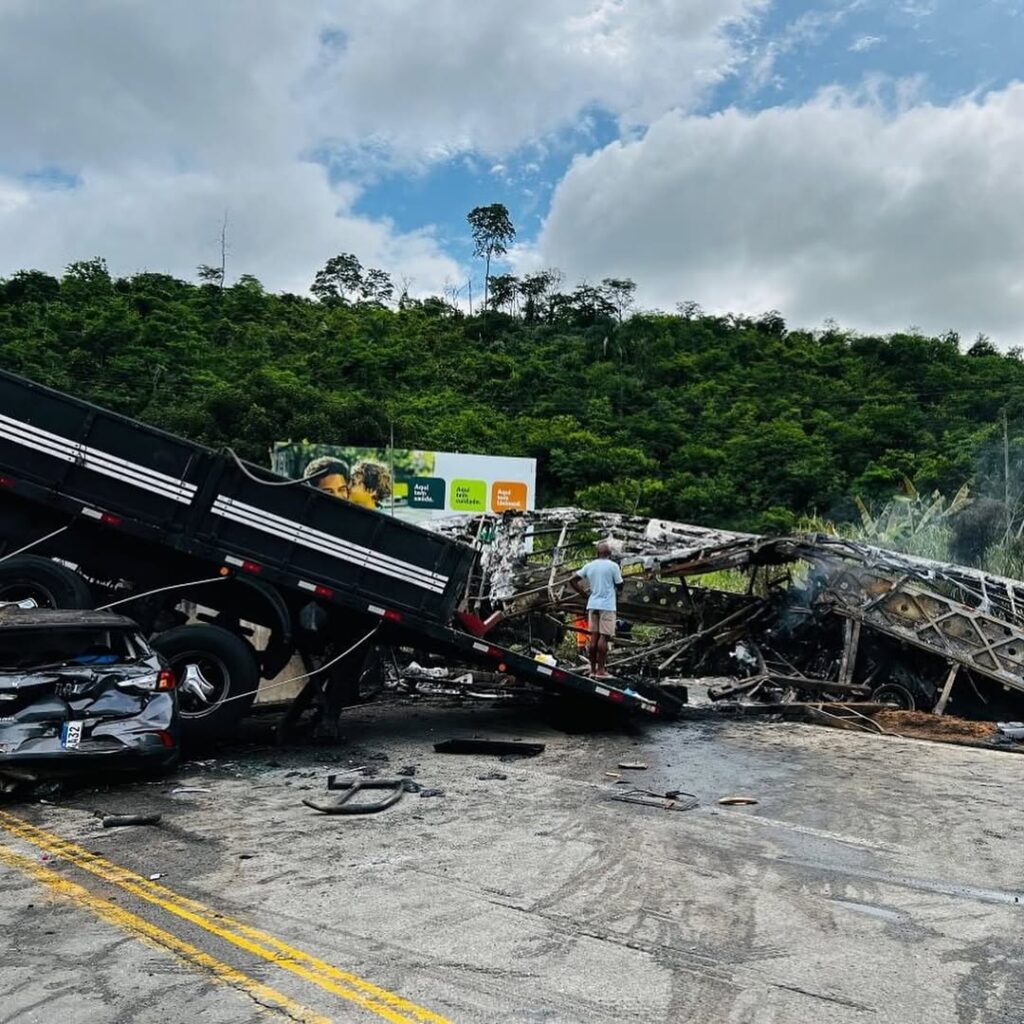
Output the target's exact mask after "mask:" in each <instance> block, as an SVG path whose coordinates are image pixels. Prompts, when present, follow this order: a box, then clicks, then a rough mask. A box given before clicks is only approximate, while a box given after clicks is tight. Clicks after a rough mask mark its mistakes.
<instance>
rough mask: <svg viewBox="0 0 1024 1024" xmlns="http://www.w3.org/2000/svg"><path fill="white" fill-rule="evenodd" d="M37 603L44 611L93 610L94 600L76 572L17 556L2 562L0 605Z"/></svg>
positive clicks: (49, 561) (57, 565)
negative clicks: (66, 609) (61, 609)
mask: <svg viewBox="0 0 1024 1024" xmlns="http://www.w3.org/2000/svg"><path fill="white" fill-rule="evenodd" d="M24 600H32V601H35V603H36V605H37V606H38V607H40V608H92V606H93V603H94V602H93V596H92V591H91V590H90V589H89V584H88V583H86V581H85V580H84V579H82V577H81V576H79V575H78V573H77V572H75V570H74V569H69V568H68V567H67V566H66V565H61V564H60V563H59V562H54V561H51V560H50V559H49V558H40V557H39V556H38V555H15V556H14V557H13V558H8V559H6V560H5V561H2V562H0V604H3V603H6V602H12V603H13V602H17V601H24Z"/></svg>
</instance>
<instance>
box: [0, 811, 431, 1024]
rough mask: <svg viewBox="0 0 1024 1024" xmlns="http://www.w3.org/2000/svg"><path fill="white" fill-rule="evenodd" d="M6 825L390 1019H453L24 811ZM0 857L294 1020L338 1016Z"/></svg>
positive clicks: (72, 885)
mask: <svg viewBox="0 0 1024 1024" xmlns="http://www.w3.org/2000/svg"><path fill="white" fill-rule="evenodd" d="M0 829H3V830H4V831H6V832H7V833H8V834H9V835H10V836H13V837H14V838H16V839H19V840H21V841H23V842H26V843H30V844H32V845H33V846H35V847H38V848H39V849H41V850H43V851H44V852H46V853H48V854H51V855H53V856H54V857H59V858H61V859H62V860H65V861H67V862H68V863H69V864H73V865H74V866H75V867H77V868H79V869H80V870H82V871H85V872H88V873H89V874H91V875H93V876H95V877H96V878H99V879H101V880H102V881H104V882H107V883H110V884H112V885H116V886H117V887H118V888H120V889H122V890H123V891H125V892H127V893H130V894H131V895H132V896H135V897H137V898H138V899H141V900H144V901H146V902H147V903H150V904H152V905H154V906H156V907H159V908H160V909H161V910H164V911H166V912H167V913H169V914H173V915H174V916H176V917H179V918H181V919H182V920H184V921H187V922H189V923H190V924H192V925H195V926H196V927H198V928H201V929H202V930H203V931H206V932H208V933H210V934H211V935H215V936H216V937H217V938H219V939H221V940H223V941H224V942H227V943H230V944H231V945H233V946H236V947H237V948H239V949H241V950H244V951H245V952H246V953H248V954H250V955H252V956H254V957H257V958H259V959H261V960H264V961H267V962H268V963H271V964H273V965H274V966H275V967H278V968H280V969H281V970H284V971H288V972H290V973H291V974H293V975H295V976H297V977H299V978H301V979H302V980H303V981H306V982H309V983H311V984H313V985H315V986H317V987H318V988H320V989H322V990H323V991H325V992H328V993H330V994H331V995H333V996H337V997H340V998H341V999H343V1000H345V1001H346V1002H347V1003H349V1004H354V1005H356V1006H359V1007H361V1008H362V1009H363V1010H366V1011H367V1012H368V1013H370V1014H373V1015H374V1016H376V1017H379V1018H381V1019H382V1020H386V1021H390V1022H391V1024H451V1022H450V1021H448V1020H447V1019H446V1018H445V1017H442V1016H440V1015H439V1014H436V1013H434V1012H432V1011H431V1010H427V1009H424V1008H423V1007H422V1006H417V1005H416V1004H415V1003H413V1002H410V1001H409V1000H408V999H405V998H403V997H402V996H400V995H396V994H395V993H394V992H389V991H388V990H387V989H384V988H381V987H380V986H379V985H374V984H373V982H370V981H366V980H365V979H364V978H360V977H359V976H358V975H355V974H352V973H350V972H348V971H343V970H340V969H339V968H337V967H335V966H333V965H332V964H329V963H327V962H326V961H324V960H321V959H319V958H318V957H315V956H312V955H311V954H309V953H306V952H304V951H303V950H301V949H296V948H295V947H294V946H290V945H288V944H287V943H285V942H282V941H281V940H280V939H278V938H277V937H275V936H273V935H271V934H269V933H268V932H265V931H262V930H261V929H259V928H253V927H251V926H249V925H247V924H244V923H243V922H241V921H236V920H234V919H233V918H231V917H228V916H227V915H225V914H222V913H220V912H218V911H215V910H212V909H211V908H210V907H207V906H206V905H205V904H203V903H200V902H199V901H198V900H193V899H189V898H188V897H185V896H182V895H180V894H179V893H176V892H175V891H174V890H173V889H168V888H167V887H166V886H163V885H160V884H159V883H157V882H155V881H151V880H150V879H148V878H145V877H144V876H142V875H139V874H136V873H135V872H134V871H129V870H128V869H127V868H123V867H121V866H120V865H117V864H114V863H113V862H112V861H109V860H107V859H106V858H105V857H100V856H99V855H97V854H94V853H91V852H90V851H89V850H86V849H85V848H84V847H82V846H79V845H78V844H76V843H72V842H69V841H68V840H66V839H62V838H61V837H60V836H58V835H55V834H54V833H52V832H48V831H46V830H45V829H42V828H39V827H38V826H36V825H32V824H29V822H27V821H24V820H23V819H21V818H19V817H17V816H16V815H13V814H9V813H8V812H6V811H0ZM0 863H3V864H6V865H7V866H8V867H12V868H16V869H18V870H20V871H22V872H24V873H25V874H27V875H29V876H31V877H32V878H34V879H35V880H36V881H38V882H41V883H42V884H43V885H45V886H46V887H47V888H48V889H50V891H51V892H54V893H55V894H57V895H60V896H62V897H65V898H67V899H70V900H72V901H73V902H75V903H78V904H80V905H81V906H83V907H86V908H88V909H89V910H91V911H92V912H93V913H95V914H97V915H98V916H99V917H101V918H103V920H105V921H107V922H109V923H111V924H114V925H117V926H118V927H121V928H123V929H124V930H125V931H127V932H129V933H130V934H132V935H134V936H135V937H136V938H139V939H141V940H143V941H145V942H147V943H149V944H156V945H158V946H161V947H163V948H164V949H168V950H170V951H171V952H173V953H175V954H176V955H178V956H179V957H181V958H182V959H184V960H186V961H187V962H189V963H191V964H193V965H195V966H197V967H199V968H202V969H203V970H205V971H208V972H210V973H211V974H212V975H213V976H214V977H215V978H218V979H219V980H220V981H223V982H225V983H226V984H229V985H231V986H233V987H235V988H238V989H240V990H242V991H243V992H245V993H246V994H247V995H249V996H250V997H251V998H253V999H254V1000H256V1001H257V1002H259V1003H261V1004H263V1005H265V1006H271V1007H275V1008H277V1009H279V1010H280V1011H282V1012H283V1013H285V1014H287V1015H288V1016H289V1017H291V1018H292V1019H293V1020H296V1021H300V1022H302V1024H330V1021H331V1018H330V1017H324V1016H323V1015H321V1014H318V1013H316V1012H314V1011H313V1010H310V1009H309V1008H308V1007H306V1006H303V1005H301V1004H300V1003H298V1002H296V1001H295V1000H293V999H291V998H290V997H289V996H287V995H285V994H283V993H281V992H278V991H276V990H275V989H273V988H271V987H270V986H268V985H265V984H263V983H262V982H259V981H257V980H256V979H255V978H251V977H249V975H247V974H245V973H243V972H242V971H240V970H238V969H236V968H234V967H231V966H230V965H229V964H226V963H224V962H222V961H220V960H218V959H216V958H215V957H213V956H212V955H210V954H209V953H206V952H205V951H203V950H201V949H199V948H198V947H197V946H194V945H192V944H190V943H188V942H185V941H183V940H182V939H180V938H178V937H177V936H176V935H173V934H172V933H171V932H168V931H166V930H164V929H162V928H159V927H157V926H156V925H154V924H152V923H151V922H149V921H147V920H145V919H144V918H142V917H139V916H138V915H137V914H133V913H131V912H130V911H127V910H125V909H123V908H122V907H118V906H114V905H112V904H110V903H109V902H108V901H107V900H104V899H101V898H100V897H97V896H95V895H94V894H93V893H91V892H90V891H89V890H88V889H86V888H85V887H84V886H81V885H79V884H78V883H76V882H73V881H70V880H69V879H67V878H64V877H63V876H62V875H61V874H59V873H58V872H56V871H53V870H51V869H50V868H46V867H43V866H41V865H40V864H38V863H36V862H35V861H33V860H32V859H30V858H28V857H25V856H23V855H22V854H20V853H17V852H16V851H15V850H12V849H10V848H8V847H6V846H3V845H0Z"/></svg>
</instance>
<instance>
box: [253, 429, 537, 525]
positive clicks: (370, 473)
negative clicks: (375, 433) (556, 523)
mask: <svg viewBox="0 0 1024 1024" xmlns="http://www.w3.org/2000/svg"><path fill="white" fill-rule="evenodd" d="M271 466H272V467H273V469H274V471H275V472H277V473H280V474H281V475H282V476H290V477H293V478H299V477H304V476H310V475H311V474H313V473H317V474H319V477H318V479H317V481H316V484H317V486H319V487H320V488H321V489H322V490H325V491H328V492H330V493H331V494H334V495H335V496H336V497H338V498H343V499H345V500H346V501H352V502H354V503H355V504H357V505H363V506H365V507H367V508H375V509H378V510H379V511H381V512H384V513H387V514H390V513H391V512H392V510H394V515H395V516H397V517H399V518H401V519H405V520H407V521H409V522H423V521H424V520H427V519H437V518H443V517H444V516H450V515H454V514H458V513H471V514H472V513H481V512H491V513H497V514H499V515H500V514H501V513H502V512H508V511H510V510H520V511H526V510H527V509H533V508H535V507H536V506H535V504H534V502H535V499H536V494H535V492H536V485H537V460H536V459H520V458H511V457H509V458H506V457H505V456H500V455H466V454H463V453H461V452H432V451H423V450H420V449H409V448H395V449H390V448H353V447H349V446H346V445H332V444H312V443H310V442H308V441H302V442H298V443H295V442H291V441H279V442H278V443H277V444H275V445H274V448H273V450H272V452H271Z"/></svg>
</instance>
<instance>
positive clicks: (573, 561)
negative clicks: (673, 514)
mask: <svg viewBox="0 0 1024 1024" xmlns="http://www.w3.org/2000/svg"><path fill="white" fill-rule="evenodd" d="M440 528H441V529H443V530H444V531H445V532H448V533H450V534H453V535H457V536H461V537H463V538H465V539H468V540H471V541H473V542H474V543H476V544H477V546H478V547H480V548H481V556H480V558H479V561H478V569H477V575H476V576H475V578H474V580H473V582H472V585H471V590H470V593H471V595H472V605H473V608H472V610H473V612H474V614H476V615H477V616H478V617H479V618H480V620H481V621H482V622H484V623H487V624H488V625H489V626H490V628H492V629H494V630H496V631H497V632H498V635H503V636H505V637H506V638H511V637H512V636H513V635H514V634H516V633H518V634H519V635H520V636H521V637H522V636H524V635H525V636H527V637H528V638H530V639H531V640H532V641H533V642H534V643H535V644H536V642H537V640H538V638H541V639H543V638H544V637H548V638H549V639H551V640H557V639H558V632H557V623H563V624H564V623H565V622H567V621H570V622H571V615H572V613H573V612H574V611H575V610H577V609H579V608H580V607H581V605H580V604H579V598H578V597H577V595H576V594H575V593H574V592H573V591H572V590H571V588H569V587H568V586H567V583H568V580H569V579H570V577H571V576H572V574H573V572H574V571H575V568H576V567H577V566H578V565H579V564H580V563H581V562H582V561H583V560H584V559H585V558H586V557H589V552H590V550H591V549H592V545H593V543H594V542H595V540H597V539H598V538H608V539H610V540H611V542H612V544H613V547H614V548H615V550H616V556H617V557H618V559H619V560H620V562H621V565H622V568H623V573H624V575H625V580H626V583H625V586H624V588H623V593H622V597H621V599H620V606H619V615H620V616H621V618H622V620H623V623H622V626H623V629H622V631H621V632H620V637H619V642H618V644H617V645H616V653H615V656H614V658H613V659H612V661H611V662H610V665H611V666H612V667H613V668H614V669H615V670H616V671H619V672H628V673H630V674H631V675H645V676H648V677H652V678H661V679H665V678H666V677H716V678H718V677H726V681H724V682H720V683H718V685H716V686H713V687H712V689H711V691H710V692H711V696H712V698H716V699H722V698H726V697H734V696H738V695H741V694H743V695H746V696H757V697H761V698H765V699H779V698H780V697H782V698H784V699H790V700H792V699H796V698H798V697H799V698H806V699H838V700H858V699H865V698H870V699H871V700H874V701H881V702H885V703H892V704H896V705H898V706H900V707H903V708H907V709H915V708H916V709H921V710H933V709H934V710H937V711H940V712H942V711H945V710H956V711H957V712H958V713H960V714H964V715H972V716H978V717H989V716H992V717H997V716H1003V715H1005V714H1007V713H1008V711H1015V712H1016V713H1017V714H1019V713H1020V710H1021V708H1022V707H1024V697H1022V695H1024V583H1021V582H1018V581H1016V580H1011V579H1006V578H1003V577H998V576H993V575H991V574H988V573H985V572H982V571H980V570H978V569H973V568H969V567H965V566H958V565H952V564H946V563H941V562H935V561H930V560H927V559H923V558H917V557H914V556H910V555H904V554H899V553H896V552H893V551H887V550H883V549H881V548H877V547H873V546H871V545H868V544H864V543H861V542H858V541H853V540H848V539H844V538H841V537H837V536H831V535H820V534H819V535H814V536H795V537H762V536H756V535H751V534H741V533H730V532H725V531H719V530H711V529H704V528H701V527H694V526H687V525H684V524H679V523H670V522H665V521H661V520H654V519H643V518H639V517H630V516H621V515H611V514H602V513H593V512H584V511H582V510H578V509H557V510H548V511H543V512H536V513H527V514H524V515H506V516H505V517H504V518H502V519H493V518H492V519H481V518H476V519H463V520H459V521H455V520H453V521H450V522H447V523H444V524H442V526H441V527H440ZM567 616H568V618H567Z"/></svg>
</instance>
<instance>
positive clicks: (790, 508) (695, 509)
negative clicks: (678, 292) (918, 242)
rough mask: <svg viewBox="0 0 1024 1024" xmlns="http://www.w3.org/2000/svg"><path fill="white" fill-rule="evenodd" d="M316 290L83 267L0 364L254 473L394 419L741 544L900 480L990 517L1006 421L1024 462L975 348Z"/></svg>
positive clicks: (994, 373)
mask: <svg viewBox="0 0 1024 1024" xmlns="http://www.w3.org/2000/svg"><path fill="white" fill-rule="evenodd" d="M357 268H358V271H359V272H358V274H356V269H357ZM354 274H356V276H353V275H354ZM371 276H372V280H371V279H370V278H371ZM357 277H358V280H357ZM317 280H318V282H319V283H320V285H321V288H320V292H322V294H321V296H320V299H319V300H318V299H313V298H308V297H302V296H297V295H289V294H285V295H273V294H268V293H266V292H265V291H264V290H263V288H262V287H261V285H260V283H259V282H258V281H256V280H255V279H254V278H252V277H248V276H243V277H242V278H241V279H240V280H239V281H238V282H237V283H235V284H234V285H231V286H228V287H225V288H223V290H222V289H221V288H220V287H219V286H218V284H217V283H216V282H211V283H206V284H190V283H187V282H184V281H180V280H176V279H175V278H172V277H169V276H166V275H162V274H151V273H143V274H137V275H135V276H134V277H130V278H121V279H114V278H111V276H110V275H109V273H108V272H107V268H106V266H105V264H104V263H103V261H102V260H98V259H97V260H89V261H85V262H82V263H76V264H73V265H72V266H71V267H69V268H68V270H67V272H66V273H65V275H64V276H63V278H62V279H60V280H57V279H55V278H54V277H51V276H49V275H47V274H44V273H41V272H38V271H23V272H20V273H17V274H15V275H13V276H12V277H11V278H10V279H8V280H7V281H5V282H2V283H0V365H2V366H3V367H4V368H5V369H8V370H13V371H15V372H18V373H22V374H24V375H26V376H28V377H31V378H33V379H35V380H38V381H40V382H42V383H45V384H50V385H53V386H55V387H58V388H62V389H64V390H67V391H70V392H72V393H74V394H76V395H80V396H82V397H85V398H89V399H91V400H93V401H96V402H98V403H100V404H103V405H106V406H109V407H111V408H114V409H117V410H119V411H121V412H124V413H128V414H130V415H132V416H136V417H138V418H140V419H143V420H145V421H147V422H150V423H154V424H156V425H159V426H162V427H165V428H167V429H169V430H172V431H176V432H179V433H182V434H184V435H187V436H189V437H191V438H194V439H196V440H198V441H201V442H204V443H206V444H209V445H212V446H220V445H225V444H230V445H232V446H233V447H235V448H236V449H238V450H239V451H241V452H243V453H245V454H246V455H247V456H249V457H250V458H252V459H254V460H258V461H265V460H266V453H267V449H268V447H269V445H270V444H271V443H272V442H273V441H275V440H282V439H289V438H291V439H295V440H298V439H309V440H316V441H324V442H337V443H350V444H359V443H366V444H369V445H380V444H382V443H386V439H387V438H388V436H389V433H390V425H391V423H392V422H393V423H394V428H395V438H396V442H397V443H398V444H399V445H401V446H407V447H428V448H437V449H448V450H451V449H456V450H462V451H476V452H487V453H494V454H507V455H527V456H535V457H536V458H537V459H539V460H540V500H541V502H542V503H543V504H554V503H562V502H579V503H581V504H586V505H590V506H594V507H600V508H606V509H614V510H624V511H634V510H635V511H638V512H646V513H650V514H654V515H658V516H664V517H671V518H674V519H681V520H687V521H691V522H698V523H705V524H714V525H720V526H730V527H738V528H750V529H776V530H781V529H786V528H788V527H789V526H791V525H792V524H793V522H794V519H795V517H797V516H799V515H801V514H805V513H814V512H817V513H818V514H820V515H824V516H828V517H832V518H849V517H854V516H856V515H857V513H856V510H855V508H854V505H853V498H854V496H859V497H861V498H863V499H864V500H865V501H866V502H867V503H868V504H871V503H872V502H878V501H881V500H883V499H884V498H886V497H888V496H889V495H891V494H892V493H893V491H894V490H895V489H896V487H897V486H898V484H899V482H900V481H901V480H902V479H903V478H904V477H908V478H910V479H913V480H914V481H915V482H916V483H917V485H918V487H919V488H921V489H922V490H925V489H927V490H931V489H932V488H940V489H943V490H945V491H948V492H952V491H955V490H956V489H957V488H958V487H959V486H960V485H961V484H962V483H964V482H965V481H968V480H971V479H972V478H973V479H975V480H977V481H979V482H980V483H981V485H982V487H981V489H982V490H985V489H986V488H987V489H988V490H989V491H990V492H991V493H992V494H993V495H994V497H997V498H999V497H1001V496H1002V481H1001V476H1000V474H1001V472H1002V436H1003V433H1002V419H1001V417H1002V411H1003V409H1004V408H1007V409H1008V414H1009V425H1010V435H1011V446H1012V450H1013V451H1012V456H1013V459H1012V461H1013V465H1014V466H1015V467H1016V466H1019V464H1020V462H1021V453H1022V450H1024V431H1020V432H1019V431H1018V427H1017V424H1018V423H1019V422H1020V420H1021V414H1022V413H1024V363H1022V362H1021V361H1020V359H1019V357H1018V355H1017V354H1014V353H1011V354H1000V353H999V352H997V351H996V350H994V349H993V348H992V347H991V345H989V344H988V343H985V342H984V340H982V341H981V342H979V343H975V344H973V345H972V346H970V347H967V346H965V348H967V351H966V352H965V351H961V346H960V345H959V344H958V339H957V338H956V337H954V336H946V337H941V338H932V337H924V336H921V335H919V334H915V333H906V334H896V335H893V336H891V337H888V338H878V337H861V336H857V335H855V334H852V333H849V332H844V331H842V330H840V329H838V328H837V327H833V328H831V329H826V330H824V331H820V332H814V333H810V332H806V331H788V330H787V329H786V325H785V323H784V322H783V320H782V318H781V317H780V316H778V314H775V313H770V314H767V315H765V316H763V317H761V318H758V319H747V318H743V317H735V316H709V315H704V314H703V313H701V311H700V310H699V309H698V308H697V307H695V306H694V305H693V304H692V303H689V304H685V305H683V306H681V307H680V308H679V311H678V312H677V313H674V314H665V313H643V312H641V313H633V314H632V315H629V304H630V303H631V301H632V294H633V292H632V282H628V281H620V280H609V281H607V282H604V283H603V284H602V285H600V286H592V285H586V284H584V285H581V286H579V287H577V288H576V289H575V290H573V291H571V292H568V293H566V292H560V291H557V290H556V289H557V288H558V287H559V286H560V281H559V277H558V275H557V274H556V273H554V272H550V271H548V272H544V273H543V274H537V275H533V276H532V277H530V278H527V279H525V280H524V281H520V282H515V281H503V282H502V284H501V286H500V289H504V290H503V291H501V295H502V301H501V302H498V296H497V294H496V295H495V303H494V304H495V306H499V307H501V308H500V309H489V310H487V311H485V312H484V313H483V314H482V315H478V316H474V317H467V316H464V315H463V314H462V313H461V312H460V311H459V310H457V309H455V308H454V307H452V306H451V305H449V304H448V303H446V302H445V301H444V300H443V299H440V298H437V299H427V300H417V299H410V298H409V297H408V296H407V295H404V294H403V295H402V297H401V299H399V300H398V302H397V304H396V306H397V308H396V307H395V306H393V305H391V304H390V301H391V294H392V293H391V286H390V282H389V281H387V280H386V275H383V274H382V273H381V272H379V271H376V272H375V271H369V272H364V271H362V268H361V267H359V264H358V261H357V260H355V257H348V256H347V255H346V256H344V257H339V258H338V259H337V260H335V261H332V263H329V264H328V266H327V267H326V268H325V270H324V271H323V272H321V274H320V275H318V278H317ZM500 289H499V290H500ZM510 289H514V292H515V294H516V295H518V296H519V301H518V302H515V301H513V298H512V297H511V293H510ZM506 309H508V310H518V312H519V315H516V316H513V315H511V314H510V313H507V312H504V311H502V310H506ZM620 318H621V323H620ZM1015 474H1016V470H1015ZM1019 492H1020V488H1018V487H1016V485H1014V497H1016V496H1017V495H1018V494H1019Z"/></svg>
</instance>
